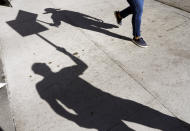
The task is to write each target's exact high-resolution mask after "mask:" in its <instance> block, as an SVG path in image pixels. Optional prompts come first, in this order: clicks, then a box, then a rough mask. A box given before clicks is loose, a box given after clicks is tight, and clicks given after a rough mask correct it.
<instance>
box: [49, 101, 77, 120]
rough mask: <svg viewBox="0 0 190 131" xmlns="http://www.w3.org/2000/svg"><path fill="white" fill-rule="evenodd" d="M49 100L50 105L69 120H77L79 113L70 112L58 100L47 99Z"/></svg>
mask: <svg viewBox="0 0 190 131" xmlns="http://www.w3.org/2000/svg"><path fill="white" fill-rule="evenodd" d="M47 102H48V103H49V105H50V106H51V108H52V109H53V110H54V111H55V112H56V113H57V114H58V115H60V116H62V117H64V118H66V119H68V120H71V121H74V122H76V121H77V118H78V117H77V115H74V114H71V113H69V112H68V111H67V110H65V109H64V108H63V107H62V106H61V105H60V104H59V103H58V102H57V101H56V100H54V99H51V100H50V99H49V100H47Z"/></svg>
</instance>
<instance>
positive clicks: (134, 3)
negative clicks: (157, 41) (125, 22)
mask: <svg viewBox="0 0 190 131" xmlns="http://www.w3.org/2000/svg"><path fill="white" fill-rule="evenodd" d="M127 1H128V3H129V5H130V6H129V7H128V8H126V9H124V10H122V11H121V12H120V15H121V17H122V18H125V17H127V16H128V15H130V14H133V17H132V25H133V35H134V37H138V36H141V31H140V29H141V18H142V13H143V5H144V0H127Z"/></svg>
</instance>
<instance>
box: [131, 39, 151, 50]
mask: <svg viewBox="0 0 190 131" xmlns="http://www.w3.org/2000/svg"><path fill="white" fill-rule="evenodd" d="M132 42H133V43H134V44H135V45H137V46H139V47H141V48H147V47H148V45H146V46H142V45H139V44H138V43H136V42H135V41H134V40H132Z"/></svg>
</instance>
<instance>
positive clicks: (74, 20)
mask: <svg viewBox="0 0 190 131" xmlns="http://www.w3.org/2000/svg"><path fill="white" fill-rule="evenodd" d="M47 13H52V16H51V18H52V20H53V23H47V24H49V25H51V26H56V27H58V26H60V25H61V22H65V23H68V24H70V25H72V26H75V27H79V28H82V29H86V30H91V31H95V32H99V33H103V34H105V35H108V36H111V37H115V38H118V39H123V40H127V41H131V38H129V37H126V36H122V35H119V34H116V33H113V32H110V31H108V30H106V29H111V28H118V26H116V25H113V24H109V23H104V22H103V21H102V20H100V19H97V18H95V17H92V16H89V15H86V14H82V13H79V12H75V11H69V10H59V9H54V8H46V9H45V13H44V14H47ZM41 22H42V21H41ZM44 23H46V22H44Z"/></svg>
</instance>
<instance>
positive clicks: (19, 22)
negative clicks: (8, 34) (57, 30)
mask: <svg viewBox="0 0 190 131" xmlns="http://www.w3.org/2000/svg"><path fill="white" fill-rule="evenodd" d="M37 16H38V15H37V14H34V13H30V12H26V11H23V10H20V11H19V12H18V15H17V17H16V19H15V20H12V21H8V22H7V24H8V25H9V26H10V27H11V28H13V29H14V30H15V31H16V32H17V33H19V34H20V35H21V36H23V37H26V36H30V35H34V34H35V35H37V36H39V37H40V38H42V39H43V40H45V41H46V42H47V43H49V44H50V45H52V46H54V47H55V48H57V46H56V45H55V44H53V43H52V42H51V41H49V40H47V39H46V38H45V37H43V36H42V35H40V34H39V33H40V32H44V31H47V30H49V29H48V28H46V27H45V26H43V25H41V24H40V23H38V22H37Z"/></svg>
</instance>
